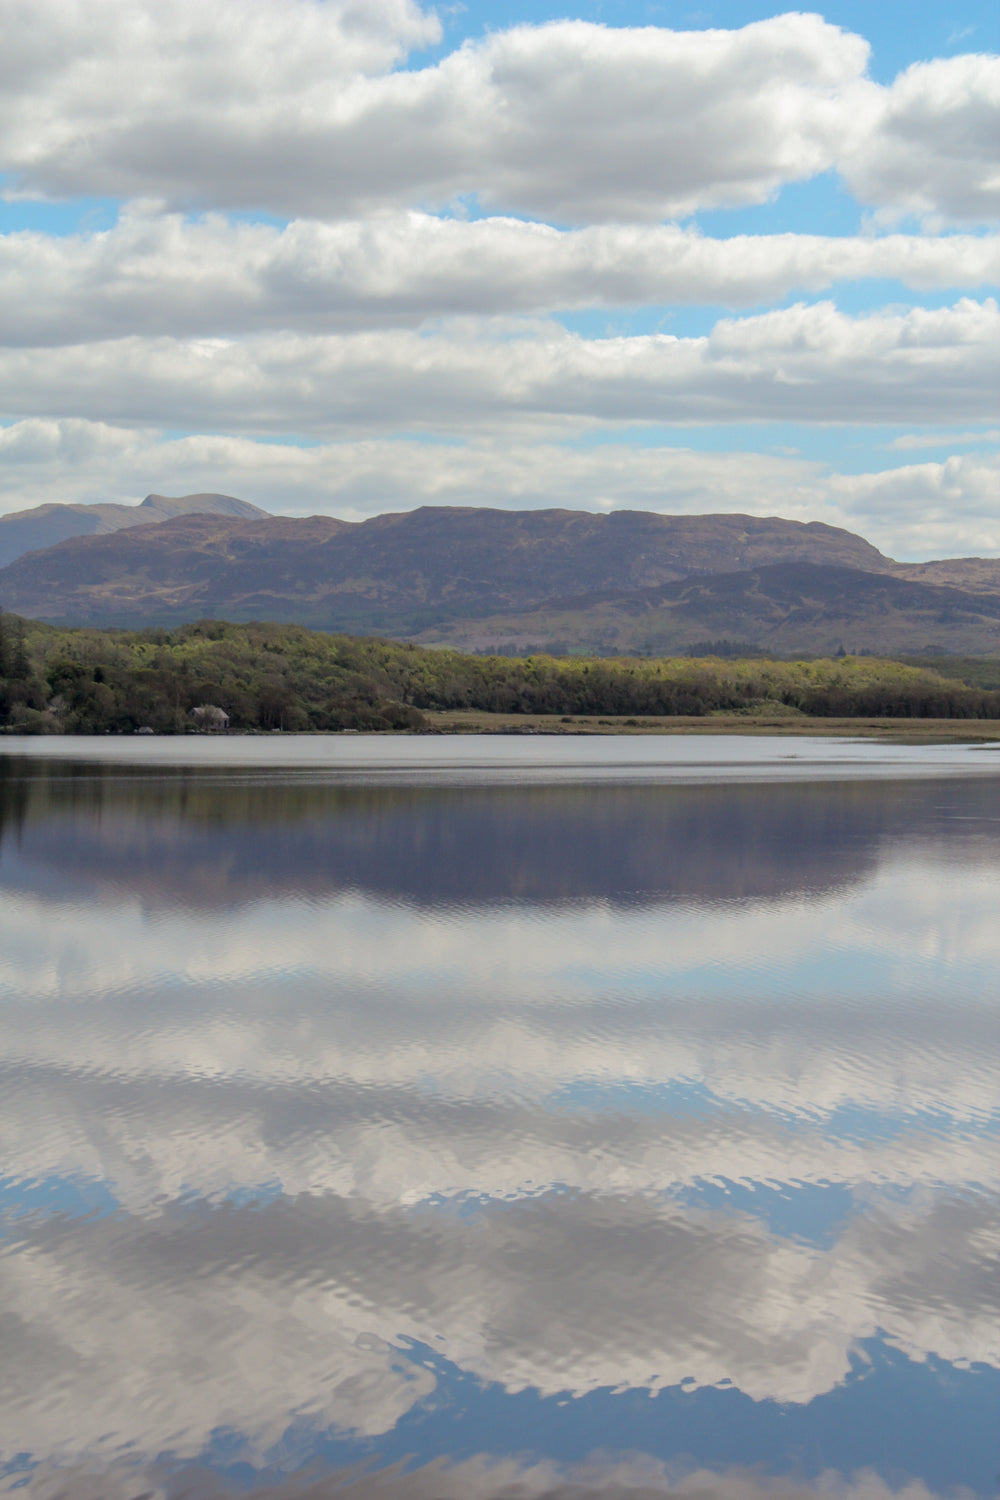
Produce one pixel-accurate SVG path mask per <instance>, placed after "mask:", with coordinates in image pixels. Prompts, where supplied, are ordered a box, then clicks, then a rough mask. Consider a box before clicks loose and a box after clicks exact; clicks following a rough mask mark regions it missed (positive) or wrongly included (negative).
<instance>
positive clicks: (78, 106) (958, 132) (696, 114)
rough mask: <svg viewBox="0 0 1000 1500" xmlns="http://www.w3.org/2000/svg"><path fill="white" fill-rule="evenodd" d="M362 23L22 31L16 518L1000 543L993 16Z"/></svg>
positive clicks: (8, 271)
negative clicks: (236, 512) (146, 499)
mask: <svg viewBox="0 0 1000 1500" xmlns="http://www.w3.org/2000/svg"><path fill="white" fill-rule="evenodd" d="M360 15H361V20H360V21H359V19H358V13H354V14H352V13H351V12H350V9H349V8H347V10H346V11H345V6H344V5H343V4H342V3H341V0H224V3H221V4H220V5H219V6H217V7H214V8H213V9H212V11H211V12H205V11H203V10H202V9H201V8H199V7H198V6H196V5H195V4H194V0H172V3H171V4H170V5H167V6H160V7H156V6H154V5H153V4H152V0H127V3H124V4H120V3H117V0H116V3H112V0H94V4H93V5H92V6H91V7H88V8H87V10H86V11H85V12H81V11H80V10H79V9H78V8H75V7H70V6H69V5H68V3H67V0H40V4H39V5H38V6H37V7H35V8H33V9H32V11H31V13H30V15H29V14H28V12H27V11H24V12H23V13H21V14H20V15H19V16H18V17H17V19H16V20H15V22H14V23H13V24H12V25H11V27H9V28H8V31H9V34H8V38H7V42H8V52H9V55H10V56H11V58H12V61H13V67H12V76H13V77H15V78H17V79H18V84H17V86H16V87H14V88H12V90H11V98H12V107H11V109H10V111H9V118H8V121H7V123H6V125H5V126H4V127H3V129H0V182H2V183H3V185H4V188H5V197H4V199H3V200H0V277H2V279H3V282H4V284H5V286H6V289H7V295H6V297H5V308H6V312H5V313H4V314H2V315H0V452H2V453H3V459H4V462H3V465H2V466H0V510H3V511H12V510H17V509H21V508H25V507H27V506H30V505H31V504H37V503H42V502H45V501H52V500H56V501H59V500H66V501H80V500H83V501H93V500H101V499H114V500H126V501H128V500H138V499H140V498H141V497H142V495H143V494H145V493H147V492H148V491H150V490H154V489H156V490H161V491H165V492H168V493H184V492H187V491H191V490H196V489H219V490H224V491H227V492H230V493H237V494H240V495H244V496H245V497H246V498H248V499H252V500H255V501H257V502H258V503H260V504H262V505H264V506H266V507H267V508H269V509H274V510H279V511H286V512H289V513H292V514H296V513H299V514H301V513H314V512H328V513H334V514H339V515H343V516H346V517H348V518H358V517H361V516H363V515H366V514H371V513H373V512H374V511H378V510H386V509H393V510H396V509H404V508H407V506H409V505H416V504H426V503H446V504H456V503H458V504H490V505H502V506H514V507H518V506H539V505H546V504H556V505H566V504H577V505H582V506H585V507H596V508H600V509H608V508H613V507H619V506H627V507H632V508H635V507H642V508H652V509H659V510H664V511H671V510H684V511H689V512H690V511H711V510H725V511H745V512H748V513H766V514H775V513H777V514H785V515H789V516H792V517H794V518H797V519H822V520H827V521H831V522H833V523H834V524H840V525H846V526H849V527H850V528H851V529H853V530H858V531H861V532H863V533H864V534H865V535H867V536H869V537H870V538H871V539H872V540H873V541H875V542H876V543H877V544H878V545H880V546H882V547H883V548H885V549H886V550H888V551H890V552H892V553H894V554H895V555H897V556H900V557H925V556H941V555H949V554H951V555H954V554H956V553H959V554H968V553H980V554H991V555H995V554H998V553H1000V516H998V506H997V498H998V494H1000V467H998V451H997V448H998V445H997V431H998V429H1000V409H998V408H1000V403H998V402H997V400H996V392H997V389H998V382H1000V369H998V364H997V354H996V348H997V343H998V331H1000V325H998V323H997V318H998V314H997V308H996V303H997V299H998V296H1000V234H998V226H997V219H998V217H1000V194H998V191H997V187H996V176H995V169H994V157H995V141H996V138H997V130H998V128H1000V63H998V59H997V56H996V54H997V53H998V52H1000V15H998V12H997V9H996V6H995V5H992V4H985V3H979V0H976V3H969V4H961V5H957V6H952V5H948V6H945V5H943V4H935V5H923V6H918V7H910V6H903V5H901V4H896V3H892V4H885V5H880V6H871V5H861V4H859V3H842V4H836V5H830V6H827V7H826V8H825V9H824V10H823V11H822V13H818V12H817V13H813V14H804V13H794V12H785V11H782V10H781V9H780V8H779V9H775V8H772V7H761V6H757V5H752V4H748V3H738V0H731V3H726V4H711V5H705V6H704V7H702V8H693V7H692V6H690V5H677V4H668V3H665V4H652V3H640V0H579V3H577V4H576V5H574V6H573V7H572V8H567V7H566V6H564V5H560V6H556V5H549V4H530V3H512V4H506V5H499V4H493V3H475V0H473V3H469V4H466V5H454V6H442V7H439V8H438V10H437V11H434V10H432V9H431V8H429V7H426V6H425V7H422V6H420V5H419V4H417V3H416V0H378V3H375V0H373V3H372V4H371V5H370V6H366V7H365V8H364V10H363V11H362V12H361V13H360ZM574 23H575V24H574ZM747 28H749V29H747ZM57 35H58V36H59V38H60V46H59V47H58V48H55V47H52V46H51V45H49V42H50V39H51V38H53V37H55V36H57ZM19 58H20V59H21V61H19ZM908 70H909V71H908ZM132 80H136V82H135V84H134V85H133V83H132Z"/></svg>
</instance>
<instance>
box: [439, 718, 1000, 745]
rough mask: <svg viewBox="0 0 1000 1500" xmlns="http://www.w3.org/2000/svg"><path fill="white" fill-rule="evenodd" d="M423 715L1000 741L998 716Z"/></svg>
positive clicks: (459, 726) (619, 729)
mask: <svg viewBox="0 0 1000 1500" xmlns="http://www.w3.org/2000/svg"><path fill="white" fill-rule="evenodd" d="M423 713H424V718H425V719H426V720H427V723H428V726H429V727H430V729H431V732H436V733H439V734H518V733H520V734H532V733H533V734H643V735H650V734H747V735H764V734H767V735H772V734H783V735H839V736H841V737H846V738H855V739H857V738H864V739H877V740H889V741H892V742H894V743H897V744H911V745H918V744H961V743H970V742H971V743H983V744H988V743H993V742H997V741H1000V719H915V718H914V719H911V718H905V719H903V718H892V719H862V718H858V719H832V718H820V717H817V716H813V715H810V714H800V713H789V714H727V713H713V714H704V715H701V716H698V717H691V718H686V717H682V716H681V715H675V716H671V715H662V716H656V717H653V716H649V717H639V716H636V717H633V716H631V715H630V716H628V717H624V716H622V717H618V718H615V717H612V716H610V715H604V714H602V715H600V716H598V715H593V716H587V715H582V714H580V715H578V714H573V715H559V714H491V713H482V712H480V711H479V710H477V709H463V710H450V711H434V710H431V709H424V710H423Z"/></svg>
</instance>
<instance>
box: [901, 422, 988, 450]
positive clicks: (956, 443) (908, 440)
mask: <svg viewBox="0 0 1000 1500" xmlns="http://www.w3.org/2000/svg"><path fill="white" fill-rule="evenodd" d="M989 443H1000V427H992V428H990V427H986V428H983V429H981V430H980V431H979V432H905V433H903V435H902V436H901V437H897V438H893V440H892V442H891V443H887V444H886V447H887V448H889V449H891V450H892V451H894V452H896V453H906V452H909V451H912V450H913V449H914V448H965V447H970V448H971V447H981V446H983V445H984V444H989Z"/></svg>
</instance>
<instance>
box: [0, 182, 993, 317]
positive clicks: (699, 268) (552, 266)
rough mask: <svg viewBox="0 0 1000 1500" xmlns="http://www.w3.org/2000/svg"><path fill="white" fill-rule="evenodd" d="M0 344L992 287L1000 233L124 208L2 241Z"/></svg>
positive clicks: (744, 303) (749, 303)
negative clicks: (851, 286) (855, 288)
mask: <svg viewBox="0 0 1000 1500" xmlns="http://www.w3.org/2000/svg"><path fill="white" fill-rule="evenodd" d="M0 276H2V278H3V281H4V285H5V287H6V289H7V296H6V297H5V299H4V303H3V307H2V309H0V343H4V344H23V345H32V344H36V345H37V344H42V345H53V344H73V343H80V342H85V341H89V340H93V339H106V338H116V337H120V336H122V335H126V334H145V335H153V336H158V335H170V336H173V337H183V336H212V335H220V334H221V335H232V334H241V333H247V332H255V331H261V330H268V329H270V330H273V329H297V330H299V331H300V332H305V331H309V332H315V331H318V330H323V331H340V330H343V331H350V330H355V329H360V328H366V327H371V326H379V325H397V326H405V325H418V324H420V323H423V322H425V321H427V320H428V319H433V318H439V317H443V316H446V315H448V314H469V313H473V314H475V313H478V314H511V313H535V312H539V311H542V312H544V311H549V310H552V309H560V308H562V309H574V308H584V307H608V308H611V307H620V306H624V305H632V306H638V305H643V304H650V303H652V304H663V303H673V304H677V303H710V304H714V305H729V306H733V307H744V306H753V305H756V304H760V303H764V302H766V301H769V300H775V299H781V298H783V297H785V296H786V295H787V294H788V293H789V292H792V291H795V290H803V289H804V290H809V291H818V290H822V289H824V288H826V287H829V286H831V285H832V284H833V283H835V282H838V281H843V280H847V279H858V278H863V277H872V276H877V277H888V278H894V279H898V280H901V281H903V282H904V283H906V284H907V285H908V286H912V287H916V288H936V287H975V286H979V285H989V284H996V283H1000V236H973V235H950V236H943V237H939V238H930V237H924V236H918V235H886V236H884V237H881V238H874V237H867V238H851V237H847V236H845V237H843V238H824V237H822V236H818V235H801V234H781V235H756V236H754V235H736V236H734V237H732V238H731V239H726V240H717V239H710V238H706V237H704V236H703V235H701V234H698V233H697V232H695V231H692V230H688V229H682V228H679V227H678V226H676V225H657V226H637V225H626V226H622V225H607V226H592V227H589V228H586V229H578V230H570V231H565V230H558V229H554V228H551V227H550V226H548V225H543V224H535V223H527V222H523V221H520V220H515V219H482V220H477V221H474V222H465V221H462V220H458V219H441V218H435V217H432V216H430V215H426V214H417V213H411V214H406V215H398V216H392V217H390V218H387V219H382V220H373V221H369V222H362V221H351V222H348V223H339V224H322V223H317V222H315V221H305V220H300V221H297V222H295V223H292V224H290V225H288V226H287V227H285V228H283V229H282V228H276V227H274V226H272V225H267V224H247V223H231V222H230V221H228V220H227V219H225V218H223V217H221V216H219V215H214V216H209V217H207V218H203V219H200V220H198V221H195V222H191V221H189V220H186V219H184V218H182V217H181V216H179V215H165V216H158V215H148V214H144V213H141V212H136V211H130V212H129V213H127V214H126V215H125V216H124V217H123V218H122V219H121V221H120V222H119V223H118V224H117V225H116V226H115V228H114V229H111V230H108V231H106V232H103V233H99V234H87V235H70V236H66V237H64V238H58V237H54V236H49V235H44V234H36V233H27V232H25V233H19V234H12V235H8V236H6V237H4V238H0Z"/></svg>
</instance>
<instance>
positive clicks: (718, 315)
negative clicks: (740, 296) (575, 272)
mask: <svg viewBox="0 0 1000 1500" xmlns="http://www.w3.org/2000/svg"><path fill="white" fill-rule="evenodd" d="M963 297H972V298H973V299H974V300H975V301H977V302H982V301H984V300H985V299H986V298H988V297H1000V284H996V283H992V282H990V283H986V284H984V285H979V286H976V287H969V286H960V285H956V286H954V287H948V288H943V289H937V290H935V291H921V290H918V289H915V288H913V287H910V286H907V285H906V283H905V282H903V281H899V280H896V279H894V278H893V279H890V278H883V277H870V278H862V279H859V280H852V281H837V282H833V283H832V284H831V285H830V286H829V287H824V288H823V289H822V290H820V291H815V292H812V291H810V292H807V291H802V290H792V291H791V292H789V293H788V295H787V296H786V297H783V298H781V299H780V300H775V301H770V302H761V303H758V304H756V305H753V306H749V307H747V306H742V307H730V306H727V305H724V304H722V303H711V302H697V303H669V304H667V303H646V304H644V305H643V306H641V307H635V306H628V307H585V308H573V309H569V310H559V311H556V312H553V313H551V314H550V316H551V317H553V318H554V319H555V320H556V321H557V322H558V323H561V324H562V326H563V327H564V328H566V329H568V331H569V332H570V333H575V334H578V335H579V336H580V338H585V339H612V338H639V337H644V336H648V335H650V334H668V335H672V336H673V337H674V338H682V339H697V338H707V337H708V335H709V334H710V333H711V332H712V329H713V328H714V327H715V325H716V323H718V322H720V321H723V320H726V321H732V320H733V319H741V318H752V317H754V316H758V315H760V314H761V313H767V312H775V311H780V310H781V309H782V308H789V307H794V306H796V305H805V306H816V305H817V304H818V303H822V302H832V303H833V304H834V305H835V306H836V307H837V309H838V311H840V312H843V313H848V314H850V315H851V316H860V315H862V314H864V313H872V312H887V313H893V312H895V313H898V312H908V311H909V310H910V309H911V308H916V307H921V308H932V309H933V308H941V307H952V306H954V304H955V303H956V302H957V301H958V300H959V299H960V298H963Z"/></svg>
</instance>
